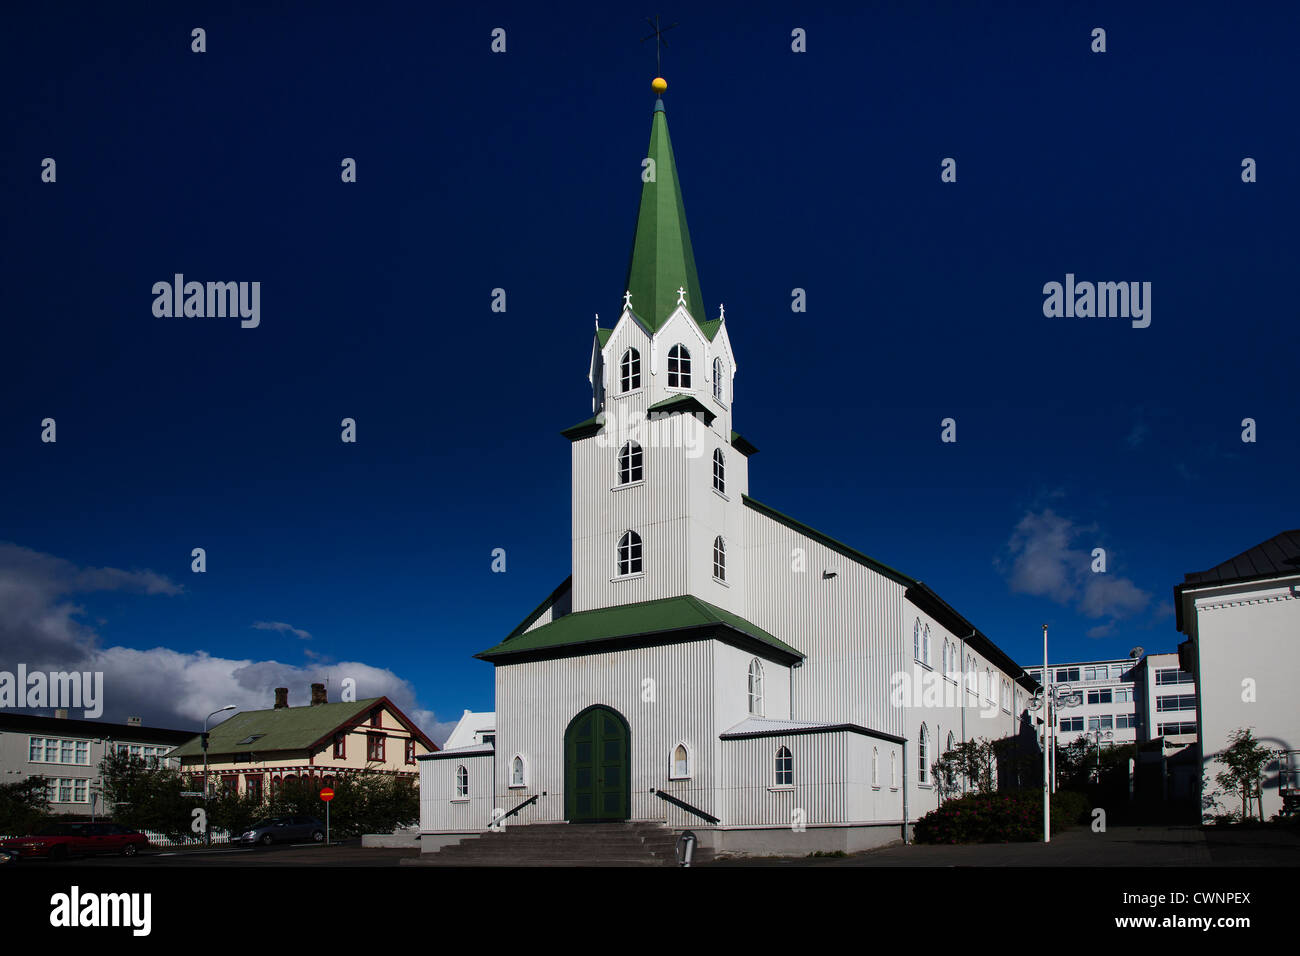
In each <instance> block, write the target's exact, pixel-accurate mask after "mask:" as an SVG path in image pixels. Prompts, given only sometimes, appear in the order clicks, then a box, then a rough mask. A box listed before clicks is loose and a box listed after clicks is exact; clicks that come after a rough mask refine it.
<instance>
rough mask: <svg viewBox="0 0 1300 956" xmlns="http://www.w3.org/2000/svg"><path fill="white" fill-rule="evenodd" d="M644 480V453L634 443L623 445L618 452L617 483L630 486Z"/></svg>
mask: <svg viewBox="0 0 1300 956" xmlns="http://www.w3.org/2000/svg"><path fill="white" fill-rule="evenodd" d="M644 478H645V452H643V451H642V450H641V446H640V445H639V444H637V443H636V442H634V441H630V442H628V443H627V444H625V445H624V446H623V447H622V448H620V449H619V451H618V483H619V484H620V485H630V484H631V483H632V482H634V481H641V480H643V479H644Z"/></svg>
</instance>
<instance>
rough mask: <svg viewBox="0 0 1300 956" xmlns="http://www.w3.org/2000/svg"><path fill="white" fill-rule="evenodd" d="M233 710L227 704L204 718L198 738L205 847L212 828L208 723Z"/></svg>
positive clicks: (209, 841) (210, 839)
mask: <svg viewBox="0 0 1300 956" xmlns="http://www.w3.org/2000/svg"><path fill="white" fill-rule="evenodd" d="M234 709H235V705H234V704H227V705H226V706H225V707H222V708H221V709H219V710H214V711H213V712H212V713H210V714H208V716H206V717H204V718H203V736H202V737H201V738H199V741H200V743H202V744H203V842H204V844H205V845H207V846H212V827H211V826H209V825H208V721H209V720H211V719H212V718H213V717H215V716H217V714H220V713H223V712H224V711H227V710H234Z"/></svg>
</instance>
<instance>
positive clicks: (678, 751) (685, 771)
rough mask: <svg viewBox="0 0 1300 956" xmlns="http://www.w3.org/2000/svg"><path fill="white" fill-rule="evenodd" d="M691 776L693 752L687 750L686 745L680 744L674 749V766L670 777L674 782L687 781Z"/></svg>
mask: <svg viewBox="0 0 1300 956" xmlns="http://www.w3.org/2000/svg"><path fill="white" fill-rule="evenodd" d="M690 775H691V752H690V750H689V749H687V747H686V744H684V743H679V744H678V745H677V746H676V747H674V748H673V766H672V773H670V774H669V777H671V778H672V779H673V780H686V779H687V778H689V777H690Z"/></svg>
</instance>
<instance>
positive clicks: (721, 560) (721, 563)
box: [713, 535, 727, 581]
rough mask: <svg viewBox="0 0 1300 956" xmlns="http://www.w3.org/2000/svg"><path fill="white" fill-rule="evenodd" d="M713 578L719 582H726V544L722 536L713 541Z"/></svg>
mask: <svg viewBox="0 0 1300 956" xmlns="http://www.w3.org/2000/svg"><path fill="white" fill-rule="evenodd" d="M713 576H714V577H715V578H717V579H718V580H719V581H725V580H727V543H726V542H725V541H723V540H722V535H718V536H717V537H716V538H714V539H713Z"/></svg>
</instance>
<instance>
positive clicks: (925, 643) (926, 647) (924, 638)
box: [921, 624, 930, 664]
mask: <svg viewBox="0 0 1300 956" xmlns="http://www.w3.org/2000/svg"><path fill="white" fill-rule="evenodd" d="M921 660H923V661H924V662H925V663H926V664H929V663H930V625H929V624H927V625H925V627H924V628H923V629H922V631H921Z"/></svg>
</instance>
